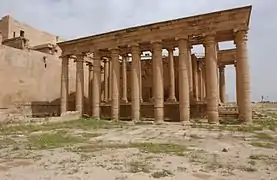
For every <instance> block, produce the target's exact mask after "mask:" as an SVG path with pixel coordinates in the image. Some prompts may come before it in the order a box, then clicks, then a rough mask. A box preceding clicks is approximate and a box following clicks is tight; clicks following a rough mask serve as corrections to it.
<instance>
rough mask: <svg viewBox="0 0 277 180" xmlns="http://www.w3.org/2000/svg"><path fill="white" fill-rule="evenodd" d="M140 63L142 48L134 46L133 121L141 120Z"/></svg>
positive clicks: (132, 75) (132, 71) (132, 74)
mask: <svg viewBox="0 0 277 180" xmlns="http://www.w3.org/2000/svg"><path fill="white" fill-rule="evenodd" d="M139 61H140V48H139V46H138V45H135V46H132V70H131V78H132V81H131V82H132V84H131V93H132V94H131V96H132V120H133V121H139V120H140V92H139V87H140V82H139V68H140V67H139Z"/></svg>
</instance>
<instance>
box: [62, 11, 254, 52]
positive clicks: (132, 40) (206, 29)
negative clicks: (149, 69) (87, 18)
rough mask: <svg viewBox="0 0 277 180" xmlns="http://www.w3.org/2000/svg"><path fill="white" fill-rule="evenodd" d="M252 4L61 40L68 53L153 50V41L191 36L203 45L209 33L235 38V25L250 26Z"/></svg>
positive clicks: (168, 41) (166, 42)
mask: <svg viewBox="0 0 277 180" xmlns="http://www.w3.org/2000/svg"><path fill="white" fill-rule="evenodd" d="M250 13H251V6H247V7H242V8H236V9H230V10H225V11H219V12H214V13H209V14H203V15H198V16H192V17H187V18H180V19H175V20H171V21H165V22H160V23H155V24H149V25H143V26H138V27H133V28H128V29H123V30H118V31H113V32H108V33H103V34H99V35H94V36H89V37H84V38H80V39H76V40H71V41H65V42H61V43H58V44H59V46H60V47H61V48H62V49H63V53H64V54H75V53H78V52H88V51H92V50H93V49H101V50H102V51H106V52H108V49H109V48H116V47H124V50H125V51H127V52H129V53H130V52H131V47H130V45H132V44H140V48H141V50H142V51H147V50H150V49H151V42H154V41H157V40H164V42H163V48H166V47H168V46H170V45H171V46H175V47H176V46H178V43H177V41H176V39H180V38H188V39H189V43H190V44H191V45H198V44H203V42H204V37H205V35H206V34H207V33H210V32H212V33H214V36H215V40H216V42H222V41H231V40H234V38H235V37H234V28H236V29H238V30H239V29H247V28H248V24H249V19H250Z"/></svg>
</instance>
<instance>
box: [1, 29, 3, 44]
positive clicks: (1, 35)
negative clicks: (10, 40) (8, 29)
mask: <svg viewBox="0 0 277 180" xmlns="http://www.w3.org/2000/svg"><path fill="white" fill-rule="evenodd" d="M2 43H3V36H2V34H1V32H0V45H2Z"/></svg>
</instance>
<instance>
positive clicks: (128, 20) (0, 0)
mask: <svg viewBox="0 0 277 180" xmlns="http://www.w3.org/2000/svg"><path fill="white" fill-rule="evenodd" d="M245 5H252V6H253V9H252V16H251V22H250V32H249V44H248V47H249V64H250V68H251V80H252V82H251V87H252V99H253V100H256V101H257V100H260V99H261V96H262V95H264V96H268V99H270V100H275V101H277V46H276V42H277V1H276V0H193V1H191V0H100V1H99V0H0V16H4V15H7V14H10V15H12V16H13V17H14V18H15V19H17V20H19V21H22V22H25V23H27V24H30V25H32V26H34V27H36V28H39V29H41V30H44V31H47V32H50V33H52V34H55V35H58V36H60V37H62V38H65V39H71V38H76V37H82V36H87V35H92V34H96V33H101V32H106V31H111V30H115V29H121V28H126V27H130V26H135V25H142V24H146V23H152V22H157V21H164V20H170V19H174V18H180V17H186V16H190V15H197V14H201V13H207V12H210V11H217V10H223V9H229V8H235V7H239V6H245ZM226 76H227V77H226V82H227V93H228V98H229V99H230V100H232V99H235V71H234V68H233V67H231V66H230V67H228V68H227V75H226Z"/></svg>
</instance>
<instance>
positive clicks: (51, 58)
mask: <svg viewBox="0 0 277 180" xmlns="http://www.w3.org/2000/svg"><path fill="white" fill-rule="evenodd" d="M44 57H46V63H44V60H43V58H44ZM84 68H85V69H84V72H85V77H84V78H85V96H86V97H87V94H88V93H87V92H88V91H87V89H88V83H87V80H88V68H86V66H85V67H84ZM60 76H61V60H60V59H59V58H58V56H55V55H49V54H45V53H41V52H38V51H28V50H19V49H15V48H12V47H8V46H0V108H9V107H12V106H14V105H15V104H18V103H20V104H27V103H31V104H36V103H37V104H43V103H45V104H47V103H50V104H54V105H56V107H59V104H60V84H61V83H60V82H61V78H60ZM75 79H76V67H75V63H74V62H73V61H70V64H69V87H70V108H71V110H74V104H75V102H74V101H75V86H76V82H75Z"/></svg>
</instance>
